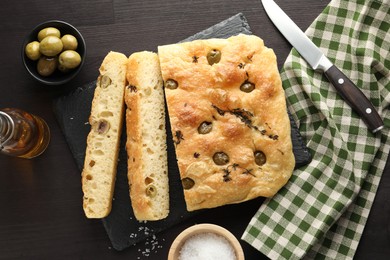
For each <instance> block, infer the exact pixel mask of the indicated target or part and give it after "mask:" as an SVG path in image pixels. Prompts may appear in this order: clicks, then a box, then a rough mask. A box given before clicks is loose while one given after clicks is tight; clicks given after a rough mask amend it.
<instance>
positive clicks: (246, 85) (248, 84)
mask: <svg viewBox="0 0 390 260" xmlns="http://www.w3.org/2000/svg"><path fill="white" fill-rule="evenodd" d="M254 89H255V84H253V83H252V82H249V81H245V82H244V83H242V85H241V86H240V90H241V91H243V92H246V93H250V92H252V91H253V90H254Z"/></svg>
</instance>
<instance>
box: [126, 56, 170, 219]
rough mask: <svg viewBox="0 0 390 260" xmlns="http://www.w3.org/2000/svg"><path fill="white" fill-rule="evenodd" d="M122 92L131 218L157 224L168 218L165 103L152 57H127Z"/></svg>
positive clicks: (154, 58) (155, 58) (158, 73)
mask: <svg viewBox="0 0 390 260" xmlns="http://www.w3.org/2000/svg"><path fill="white" fill-rule="evenodd" d="M126 77H127V81H128V86H127V88H126V89H125V103H126V105H127V109H126V133H127V141H126V150H127V154H128V161H127V162H128V178H129V185H130V198H131V205H132V208H133V212H134V216H135V217H136V219H137V220H139V221H147V220H160V219H164V218H166V217H167V216H168V214H169V180H168V161H167V144H166V128H165V103H164V90H163V81H162V78H161V71H160V64H159V61H158V56H157V54H156V53H152V52H148V51H142V52H136V53H133V54H132V55H130V57H129V59H128V62H127V73H126Z"/></svg>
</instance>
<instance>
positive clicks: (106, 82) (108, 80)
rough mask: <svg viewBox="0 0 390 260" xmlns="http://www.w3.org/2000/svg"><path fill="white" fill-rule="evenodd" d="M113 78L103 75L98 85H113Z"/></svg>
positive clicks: (102, 86)
mask: <svg viewBox="0 0 390 260" xmlns="http://www.w3.org/2000/svg"><path fill="white" fill-rule="evenodd" d="M111 82H112V80H111V78H110V77H109V76H107V75H101V76H100V77H99V79H98V84H97V85H98V86H99V87H101V88H103V89H104V88H107V87H108V86H110V85H111Z"/></svg>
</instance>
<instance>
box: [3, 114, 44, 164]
mask: <svg viewBox="0 0 390 260" xmlns="http://www.w3.org/2000/svg"><path fill="white" fill-rule="evenodd" d="M49 142H50V130H49V127H48V126H47V124H46V122H45V121H44V120H43V119H42V118H40V117H38V116H35V115H32V114H30V113H27V112H25V111H23V110H21V109H17V108H4V109H0V153H2V154H7V155H11V156H17V157H21V158H28V159H30V158H34V157H36V156H38V155H40V154H42V153H43V152H44V151H45V150H46V148H47V146H48V144H49Z"/></svg>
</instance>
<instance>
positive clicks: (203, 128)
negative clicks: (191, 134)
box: [198, 121, 213, 135]
mask: <svg viewBox="0 0 390 260" xmlns="http://www.w3.org/2000/svg"><path fill="white" fill-rule="evenodd" d="M212 129H213V124H212V123H211V122H207V121H204V122H202V123H201V124H200V125H199V127H198V133H199V134H202V135H204V134H208V133H210V132H211V130H212Z"/></svg>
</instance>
